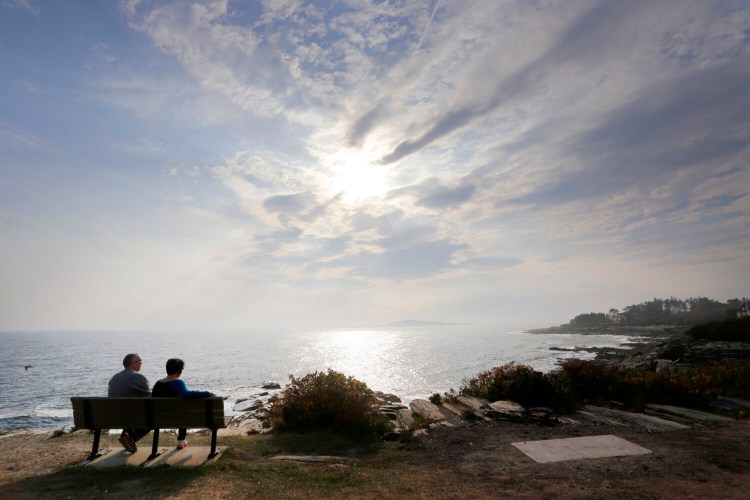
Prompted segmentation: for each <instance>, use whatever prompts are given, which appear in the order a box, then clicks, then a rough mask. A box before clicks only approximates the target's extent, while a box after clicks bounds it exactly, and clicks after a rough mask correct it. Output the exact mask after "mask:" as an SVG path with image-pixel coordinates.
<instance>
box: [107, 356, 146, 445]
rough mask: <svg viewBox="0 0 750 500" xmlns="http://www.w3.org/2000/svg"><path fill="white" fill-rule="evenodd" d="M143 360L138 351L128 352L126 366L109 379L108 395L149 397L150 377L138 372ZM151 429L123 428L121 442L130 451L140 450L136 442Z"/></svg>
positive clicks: (124, 360) (123, 361)
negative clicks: (147, 377)
mask: <svg viewBox="0 0 750 500" xmlns="http://www.w3.org/2000/svg"><path fill="white" fill-rule="evenodd" d="M142 363H143V360H142V359H141V356H140V355H139V354H136V353H131V354H127V355H126V356H125V358H124V359H123V360H122V365H123V366H124V367H125V369H124V370H122V371H121V372H119V373H116V374H115V375H114V376H113V377H112V378H111V379H110V380H109V390H108V391H107V396H109V397H111V398H117V397H123V398H128V397H149V396H151V391H150V390H149V388H148V379H146V377H144V376H143V375H141V374H140V373H138V372H139V371H140V370H141V364H142ZM150 431H151V429H123V430H122V434H120V444H122V446H123V448H125V449H126V450H127V451H129V452H130V453H135V452H136V451H138V446H136V444H135V442H136V441H138V440H139V439H141V438H142V437H143V436H145V435H146V434H148V433H149V432H150Z"/></svg>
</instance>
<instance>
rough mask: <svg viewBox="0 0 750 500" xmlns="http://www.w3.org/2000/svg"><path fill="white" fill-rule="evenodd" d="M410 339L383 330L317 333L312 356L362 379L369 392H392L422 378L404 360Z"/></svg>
mask: <svg viewBox="0 0 750 500" xmlns="http://www.w3.org/2000/svg"><path fill="white" fill-rule="evenodd" d="M409 342H410V339H409V338H408V337H406V336H404V335H403V334H399V332H392V331H385V330H328V331H323V332H318V333H316V334H315V335H314V336H313V341H312V342H311V345H310V349H311V351H312V352H311V353H310V355H311V357H312V358H315V359H317V360H318V362H319V363H320V362H321V361H322V362H323V363H324V365H325V367H319V368H318V369H328V368H331V369H333V370H336V371H339V372H341V373H343V374H344V375H347V376H353V377H354V378H356V379H358V380H361V381H363V382H365V383H366V384H367V386H368V387H370V389H373V390H376V391H384V392H393V391H399V390H402V389H403V388H404V387H408V386H412V385H414V383H415V382H417V385H422V384H421V383H419V382H424V381H419V380H415V379H419V378H420V377H422V378H423V376H422V375H420V374H419V367H418V366H413V360H412V362H411V363H410V360H408V359H406V358H405V354H406V353H407V352H409V350H410V349H409V348H408V346H407V344H408V343H409Z"/></svg>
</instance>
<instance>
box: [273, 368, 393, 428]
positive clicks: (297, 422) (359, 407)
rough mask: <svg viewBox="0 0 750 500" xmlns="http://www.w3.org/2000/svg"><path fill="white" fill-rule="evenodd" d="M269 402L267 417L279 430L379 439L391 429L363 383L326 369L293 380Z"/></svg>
mask: <svg viewBox="0 0 750 500" xmlns="http://www.w3.org/2000/svg"><path fill="white" fill-rule="evenodd" d="M289 380H290V381H289V384H287V385H286V387H285V388H284V390H283V391H282V392H281V394H279V395H277V396H275V397H273V398H272V399H271V402H270V414H269V418H270V420H271V423H272V425H273V426H274V427H275V428H277V429H279V430H290V431H297V432H304V431H313V430H326V431H331V432H334V433H340V434H345V435H348V436H350V437H357V438H366V437H375V436H380V435H382V434H383V433H385V432H387V431H388V430H390V429H391V424H390V422H389V421H388V418H387V417H386V416H384V415H383V414H382V413H380V412H379V411H378V408H377V401H376V397H375V393H374V392H373V391H372V390H370V389H369V388H368V387H367V385H366V384H365V383H364V382H361V381H359V380H357V379H355V378H353V377H347V376H346V375H344V374H342V373H339V372H336V371H334V370H330V369H329V370H328V371H326V372H317V371H316V372H314V373H309V374H307V375H305V376H304V377H301V378H297V377H294V376H291V375H290V376H289Z"/></svg>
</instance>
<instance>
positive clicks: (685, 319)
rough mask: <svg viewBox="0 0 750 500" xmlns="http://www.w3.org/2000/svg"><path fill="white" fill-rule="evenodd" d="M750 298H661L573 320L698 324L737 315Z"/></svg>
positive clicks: (585, 322)
mask: <svg viewBox="0 0 750 500" xmlns="http://www.w3.org/2000/svg"><path fill="white" fill-rule="evenodd" d="M745 302H748V299H747V298H744V297H743V298H742V299H729V300H728V301H726V302H719V301H718V300H713V299H708V298H706V297H695V298H693V297H691V298H689V299H684V300H683V299H678V298H675V297H670V298H668V299H657V298H654V299H653V300H649V301H647V302H642V303H640V304H634V305H631V306H627V307H625V308H624V309H623V310H622V311H619V310H617V309H610V310H609V312H608V313H606V314H605V313H593V312H592V313H585V314H579V315H578V316H576V317H575V318H573V319H571V320H570V325H571V326H575V327H591V326H602V325H609V324H619V325H633V326H635V325H665V324H671V325H675V324H685V325H698V324H701V323H708V322H709V321H718V320H723V319H728V318H736V317H737V310H738V309H739V308H740V306H741V305H742V304H743V303H745Z"/></svg>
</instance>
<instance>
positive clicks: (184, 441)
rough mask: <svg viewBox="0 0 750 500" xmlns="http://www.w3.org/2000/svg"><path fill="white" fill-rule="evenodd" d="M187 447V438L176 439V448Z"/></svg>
mask: <svg viewBox="0 0 750 500" xmlns="http://www.w3.org/2000/svg"><path fill="white" fill-rule="evenodd" d="M185 447H187V439H180V440H179V441H177V449H178V450H181V449H183V448H185Z"/></svg>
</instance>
